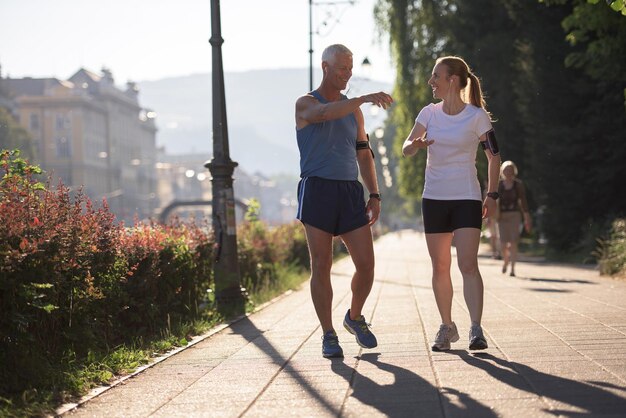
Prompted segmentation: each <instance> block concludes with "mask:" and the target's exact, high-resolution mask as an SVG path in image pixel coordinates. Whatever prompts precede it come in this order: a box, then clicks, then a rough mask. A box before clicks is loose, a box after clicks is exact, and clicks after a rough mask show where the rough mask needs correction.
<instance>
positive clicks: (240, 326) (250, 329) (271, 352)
mask: <svg viewBox="0 0 626 418" xmlns="http://www.w3.org/2000/svg"><path fill="white" fill-rule="evenodd" d="M230 328H231V330H232V331H233V332H234V333H236V334H239V335H241V336H242V337H244V338H245V339H246V340H247V341H249V342H251V343H253V344H254V345H256V346H257V347H259V348H261V349H262V350H263V351H264V352H265V354H267V356H268V357H269V358H271V359H272V360H273V362H274V363H275V364H277V365H279V366H280V370H281V371H283V372H285V373H288V374H289V375H291V377H292V378H293V379H294V380H295V381H297V382H298V383H299V384H300V386H301V387H302V389H304V390H306V391H307V392H308V393H309V394H310V395H311V396H312V397H313V398H315V400H316V401H317V402H319V404H320V405H322V406H323V407H324V408H325V409H327V410H328V411H329V412H331V413H332V414H334V415H339V409H338V408H337V407H336V406H335V405H332V404H331V403H330V402H329V401H328V400H327V399H325V398H324V396H322V395H321V394H320V393H319V392H318V391H317V390H316V389H315V388H313V387H312V386H311V385H310V383H309V382H308V381H307V379H306V377H305V376H302V375H301V374H300V373H298V371H297V370H294V369H293V368H291V367H285V366H287V364H288V362H289V360H290V359H291V358H285V357H284V356H282V355H281V354H280V353H279V352H278V351H277V350H276V349H275V348H274V346H273V345H272V344H271V343H270V342H269V341H268V340H267V338H265V337H264V336H263V331H261V330H260V329H258V328H257V327H256V325H254V324H253V323H252V321H250V319H249V318H248V317H244V318H242V319H241V320H239V321H237V322H235V323H233V324H232V325H231V326H230ZM320 356H321V353H320ZM250 406H252V405H250Z"/></svg>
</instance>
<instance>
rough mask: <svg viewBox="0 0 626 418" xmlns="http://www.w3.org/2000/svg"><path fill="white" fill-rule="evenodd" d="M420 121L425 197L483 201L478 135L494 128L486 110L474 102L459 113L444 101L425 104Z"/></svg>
mask: <svg viewBox="0 0 626 418" xmlns="http://www.w3.org/2000/svg"><path fill="white" fill-rule="evenodd" d="M415 121H416V122H417V123H419V124H420V125H422V126H423V127H424V128H426V138H427V139H432V140H434V141H435V142H434V143H433V144H431V145H429V146H428V158H427V160H426V182H425V184H424V193H423V195H422V197H424V198H427V199H436V200H460V199H470V200H482V198H481V192H480V184H479V183H478V175H477V172H476V151H477V149H478V142H479V138H480V136H481V135H482V134H484V133H485V132H487V131H489V130H490V129H492V126H491V120H490V118H489V115H488V114H487V112H486V111H485V110H484V109H482V108H480V107H476V106H474V105H472V104H469V103H468V104H467V105H466V106H465V109H463V110H462V111H461V113H459V114H457V115H448V114H446V113H444V111H443V102H438V103H431V104H429V105H428V106H426V107H424V108H423V109H422V110H421V111H420V113H419V115H417V118H416V119H415Z"/></svg>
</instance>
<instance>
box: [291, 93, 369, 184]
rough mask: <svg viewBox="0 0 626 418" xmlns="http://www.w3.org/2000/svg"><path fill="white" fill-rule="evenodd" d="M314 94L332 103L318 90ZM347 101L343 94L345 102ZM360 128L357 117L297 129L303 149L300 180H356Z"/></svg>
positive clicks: (301, 152)
mask: <svg viewBox="0 0 626 418" xmlns="http://www.w3.org/2000/svg"><path fill="white" fill-rule="evenodd" d="M309 94H311V95H312V96H313V97H315V98H316V99H317V100H319V101H320V102H321V103H328V100H326V99H325V98H324V97H322V95H321V94H319V93H318V92H317V91H312V92H311V93H309ZM345 99H347V97H346V96H344V95H343V94H342V95H341V100H345ZM356 135H357V125H356V119H355V117H354V114H352V113H350V114H349V115H347V116H344V117H343V118H341V119H334V120H328V121H326V122H320V123H312V124H310V125H307V126H305V127H304V128H302V129H296V138H297V139H298V149H299V150H300V177H321V178H325V179H330V180H356V179H357V177H358V174H359V169H358V166H357V161H356Z"/></svg>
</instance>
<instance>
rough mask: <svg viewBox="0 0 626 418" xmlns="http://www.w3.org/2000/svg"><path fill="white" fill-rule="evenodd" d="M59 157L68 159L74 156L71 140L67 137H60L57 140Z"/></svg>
mask: <svg viewBox="0 0 626 418" xmlns="http://www.w3.org/2000/svg"><path fill="white" fill-rule="evenodd" d="M56 148H57V157H59V158H67V157H71V156H72V149H71V146H70V140H69V138H68V137H66V136H59V137H57V138H56Z"/></svg>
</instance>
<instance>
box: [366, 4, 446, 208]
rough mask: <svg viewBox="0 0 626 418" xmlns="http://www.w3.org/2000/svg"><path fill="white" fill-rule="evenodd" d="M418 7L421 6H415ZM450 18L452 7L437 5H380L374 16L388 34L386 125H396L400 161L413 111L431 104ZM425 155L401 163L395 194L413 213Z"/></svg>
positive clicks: (397, 152)
mask: <svg viewBox="0 0 626 418" xmlns="http://www.w3.org/2000/svg"><path fill="white" fill-rule="evenodd" d="M416 3H419V7H417V5H416ZM450 13H452V9H451V3H449V2H441V1H436V0H422V1H420V2H415V1H409V0H379V1H378V3H377V4H376V6H375V9H374V15H375V18H376V21H377V24H378V26H379V28H380V30H381V31H384V32H387V33H389V35H390V42H391V54H392V59H393V61H394V63H395V66H396V68H397V69H398V70H397V71H398V74H397V76H396V82H395V86H394V92H393V97H394V99H395V103H396V104H395V105H394V107H393V108H392V110H391V114H390V118H389V123H391V124H393V125H395V127H396V129H395V132H396V136H395V139H394V152H395V154H396V155H397V156H401V149H402V143H403V142H404V140H405V139H406V137H407V135H408V133H409V132H410V130H411V128H412V127H413V124H414V121H415V117H416V116H417V112H418V111H419V110H420V109H421V108H422V107H423V106H425V105H426V104H428V103H429V102H430V101H431V97H432V95H431V90H430V87H429V86H428V84H427V81H428V79H429V78H430V74H431V71H432V67H433V62H434V58H436V57H437V56H438V55H440V52H441V51H442V50H443V47H444V46H445V39H446V33H447V29H446V25H445V24H444V23H445V19H444V18H442V16H444V17H445V16H447V15H449V14H450ZM425 165H426V154H425V153H423V152H422V153H419V154H418V155H417V157H416V158H400V160H399V164H398V166H399V170H398V176H397V177H398V178H397V181H398V187H399V193H400V195H401V196H402V197H404V198H405V199H406V201H407V203H408V207H407V209H408V211H409V212H415V210H416V208H417V202H418V201H419V199H420V196H421V192H422V189H423V183H424V167H425Z"/></svg>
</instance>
